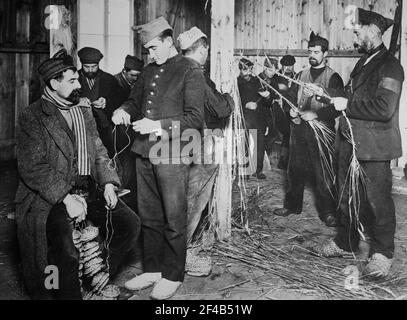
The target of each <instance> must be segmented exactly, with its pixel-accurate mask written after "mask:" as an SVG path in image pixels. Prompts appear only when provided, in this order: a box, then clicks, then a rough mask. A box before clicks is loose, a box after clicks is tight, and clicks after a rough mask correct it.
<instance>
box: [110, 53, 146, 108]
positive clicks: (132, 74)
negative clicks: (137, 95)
mask: <svg viewBox="0 0 407 320" xmlns="http://www.w3.org/2000/svg"><path fill="white" fill-rule="evenodd" d="M143 67H144V61H143V60H141V59H139V58H137V57H135V56H131V55H127V56H126V59H125V61H124V67H123V70H122V71H121V72H120V73H118V74H116V75H115V78H116V79H117V81H118V82H119V85H120V87H121V88H122V89H123V102H124V101H126V100H127V99H128V98H129V96H130V91H131V89H132V88H133V87H134V85H135V83H136V81H137V79H138V77H139V76H140V73H141V71H142V70H143Z"/></svg>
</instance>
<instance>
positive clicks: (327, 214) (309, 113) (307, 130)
mask: <svg viewBox="0 0 407 320" xmlns="http://www.w3.org/2000/svg"><path fill="white" fill-rule="evenodd" d="M328 47H329V42H328V40H327V39H324V38H322V37H320V36H317V35H315V34H314V32H312V33H311V35H310V39H309V43H308V53H309V63H310V65H311V67H310V68H307V69H305V70H303V71H301V72H300V74H299V76H298V79H299V80H300V81H302V82H303V83H306V85H305V86H304V87H303V88H299V90H298V100H297V106H298V111H295V110H291V111H290V115H291V117H292V122H293V123H292V124H291V138H290V139H291V141H290V160H289V165H288V176H287V178H288V186H287V191H286V196H285V200H284V208H280V209H276V210H275V211H274V214H275V215H278V216H283V217H286V216H288V215H291V214H297V215H298V214H300V213H301V212H302V206H303V198H304V188H305V183H306V181H307V180H308V179H309V180H311V182H312V183H313V185H314V187H315V188H314V189H315V196H316V208H317V211H318V214H319V217H320V219H321V220H322V221H324V222H325V224H326V225H327V226H329V227H334V226H336V223H337V221H336V220H337V219H336V204H335V199H334V194H333V193H334V186H333V184H334V181H329V180H328V179H327V178H326V175H324V169H323V167H322V160H321V154H320V150H319V147H318V143H317V140H316V138H315V134H314V131H313V130H312V128H311V127H310V125H309V124H308V122H309V121H313V120H318V121H320V122H322V123H324V124H325V125H326V126H327V127H328V128H330V129H331V130H332V131H333V132H335V118H336V117H338V116H339V113H338V112H337V111H336V110H335V108H334V107H333V106H329V105H327V104H324V103H322V102H320V101H318V100H317V97H318V95H319V96H320V95H322V94H323V93H324V90H343V81H342V78H341V77H340V76H339V74H338V73H336V72H335V71H334V70H332V69H331V68H330V67H329V66H328V65H327V64H326V58H327V56H328Z"/></svg>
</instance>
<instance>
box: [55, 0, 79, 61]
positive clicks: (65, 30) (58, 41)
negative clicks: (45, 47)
mask: <svg viewBox="0 0 407 320" xmlns="http://www.w3.org/2000/svg"><path fill="white" fill-rule="evenodd" d="M49 10H50V12H49V14H50V20H49V21H50V23H49V29H50V50H49V51H50V56H51V57H52V56H53V55H54V54H55V53H57V52H58V51H59V50H61V49H66V51H67V52H68V54H69V55H72V54H73V53H74V51H75V45H74V41H73V37H72V32H71V23H72V18H73V16H72V13H71V12H70V11H69V10H68V9H67V8H66V7H65V6H64V5H62V6H61V5H50V6H49Z"/></svg>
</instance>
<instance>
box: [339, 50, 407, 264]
mask: <svg viewBox="0 0 407 320" xmlns="http://www.w3.org/2000/svg"><path fill="white" fill-rule="evenodd" d="M368 59H371V60H370V61H368ZM403 81H404V71H403V69H402V67H401V65H400V62H399V61H398V60H397V59H396V58H394V56H392V55H391V54H390V52H389V51H388V50H387V49H386V47H385V46H384V45H381V46H380V47H378V48H377V49H376V50H375V51H373V52H370V54H368V55H365V56H364V57H362V58H361V60H360V61H359V62H358V63H357V65H356V67H355V69H354V70H353V72H352V74H351V79H350V82H349V83H348V85H347V86H346V96H347V98H348V99H349V102H348V108H347V110H346V114H347V116H348V118H349V119H350V122H351V124H352V129H353V135H354V140H355V144H356V155H357V159H358V160H359V163H360V165H361V168H362V169H363V172H364V174H365V179H364V180H365V186H364V187H363V186H360V187H359V191H360V192H361V194H360V199H361V206H360V219H361V223H362V224H363V225H364V226H365V227H368V229H369V231H370V235H371V240H372V242H371V252H370V254H371V255H373V254H375V253H380V254H382V255H384V256H386V257H387V258H389V259H391V258H392V257H393V253H394V234H395V229H396V217H395V208H394V202H393V199H392V197H391V190H392V171H391V169H390V162H391V160H393V159H396V158H399V157H401V156H402V148H401V135H400V128H399V101H400V96H401V88H402V83H403ZM347 128H348V127H347V124H346V122H345V119H344V118H341V119H340V132H339V135H338V139H339V173H338V181H339V186H340V188H341V189H340V191H342V190H344V194H343V196H342V201H341V203H340V209H341V226H340V227H339V228H338V235H337V237H336V239H335V242H336V243H337V244H338V246H339V247H340V248H342V249H345V250H347V251H350V250H354V251H355V250H357V249H358V243H359V233H358V232H357V227H358V226H356V225H355V223H354V221H353V223H351V222H350V221H349V193H348V181H347V180H346V177H347V173H348V169H349V160H350V157H351V154H352V146H351V145H350V144H349V143H348V141H347V140H346V138H345V137H344V135H343V132H345V131H346V130H347Z"/></svg>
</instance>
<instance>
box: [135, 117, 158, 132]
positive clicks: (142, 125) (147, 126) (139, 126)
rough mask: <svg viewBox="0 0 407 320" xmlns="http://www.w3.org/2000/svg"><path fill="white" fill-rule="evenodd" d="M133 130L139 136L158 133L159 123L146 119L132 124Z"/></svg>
mask: <svg viewBox="0 0 407 320" xmlns="http://www.w3.org/2000/svg"><path fill="white" fill-rule="evenodd" d="M133 130H134V131H136V132H140V134H150V133H160V132H161V122H160V121H154V120H151V119H148V118H144V119H142V120H139V121H136V122H133Z"/></svg>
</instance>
